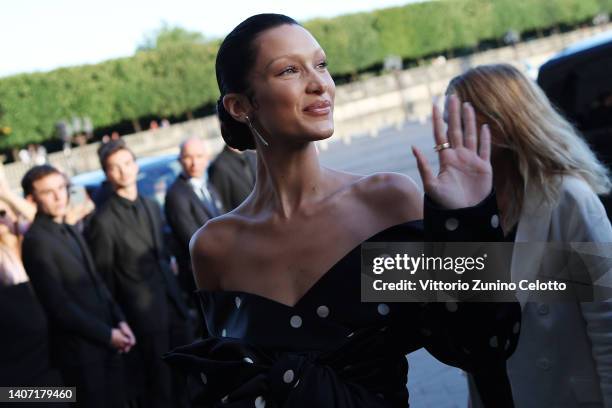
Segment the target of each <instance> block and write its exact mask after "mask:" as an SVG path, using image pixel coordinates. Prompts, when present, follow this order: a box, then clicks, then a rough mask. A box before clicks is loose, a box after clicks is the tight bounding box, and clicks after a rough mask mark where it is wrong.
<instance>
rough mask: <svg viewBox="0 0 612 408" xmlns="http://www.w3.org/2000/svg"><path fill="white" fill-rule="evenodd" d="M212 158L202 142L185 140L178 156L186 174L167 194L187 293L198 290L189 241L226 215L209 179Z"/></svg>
mask: <svg viewBox="0 0 612 408" xmlns="http://www.w3.org/2000/svg"><path fill="white" fill-rule="evenodd" d="M209 157H210V156H209V152H208V148H207V147H206V145H205V144H204V142H203V141H202V140H201V139H199V138H197V137H192V138H189V139H187V140H185V141H184V142H183V143H182V144H181V151H180V154H179V162H180V163H181V167H182V168H183V171H182V172H181V174H179V175H178V177H177V178H176V180H175V181H174V183H172V185H171V186H170V188H169V189H168V192H167V193H166V200H165V206H164V210H165V213H166V220H167V221H168V224H169V225H170V228H171V229H172V233H173V235H174V238H175V240H176V244H177V248H176V254H175V255H176V259H177V260H178V266H179V282H180V284H181V286H182V288H183V290H185V291H186V292H187V293H192V292H193V291H194V290H195V281H194V279H193V273H192V271H191V258H190V256H189V241H190V240H191V237H192V235H193V234H194V233H195V232H196V231H197V230H198V228H200V227H201V226H202V225H204V224H205V223H206V221H208V220H209V219H211V218H213V217H216V216H219V215H221V214H223V213H224V210H223V206H222V204H221V201H220V199H219V196H218V194H217V192H216V191H215V188H214V187H213V185H212V184H211V183H210V182H209V181H208V180H207V176H206V166H208V162H209Z"/></svg>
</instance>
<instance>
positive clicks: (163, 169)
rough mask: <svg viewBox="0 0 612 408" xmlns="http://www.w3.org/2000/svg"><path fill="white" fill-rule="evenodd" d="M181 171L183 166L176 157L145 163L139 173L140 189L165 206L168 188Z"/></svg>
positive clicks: (143, 193)
mask: <svg viewBox="0 0 612 408" xmlns="http://www.w3.org/2000/svg"><path fill="white" fill-rule="evenodd" d="M180 172H181V166H180V164H179V162H178V161H177V160H176V159H175V158H172V159H169V160H167V161H163V162H159V163H151V164H147V165H144V166H142V167H141V168H140V173H139V174H138V191H139V192H140V193H141V194H142V195H144V196H145V197H149V198H152V199H154V200H155V201H157V202H158V203H159V205H160V206H163V205H164V198H165V196H166V190H167V189H168V188H169V187H170V185H171V184H172V183H173V182H174V180H175V179H176V176H177V175H178V174H179V173H180Z"/></svg>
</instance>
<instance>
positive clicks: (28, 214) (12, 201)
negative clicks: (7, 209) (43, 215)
mask: <svg viewBox="0 0 612 408" xmlns="http://www.w3.org/2000/svg"><path fill="white" fill-rule="evenodd" d="M0 200H4V201H6V202H7V203H8V204H9V205H10V206H11V207H12V208H13V209H14V210H15V212H17V214H18V215H20V216H22V217H23V218H25V219H26V220H27V221H29V222H32V221H34V216H36V206H35V205H34V204H33V203H31V202H29V201H28V200H26V199H25V198H23V197H21V196H20V195H19V194H17V193H15V192H14V191H13V190H11V188H10V187H9V185H8V182H7V181H6V178H5V176H4V173H3V172H0Z"/></svg>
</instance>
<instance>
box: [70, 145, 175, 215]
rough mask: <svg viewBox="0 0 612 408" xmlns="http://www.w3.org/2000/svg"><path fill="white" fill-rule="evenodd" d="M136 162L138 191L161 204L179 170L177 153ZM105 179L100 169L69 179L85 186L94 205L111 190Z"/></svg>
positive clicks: (101, 200) (99, 202) (74, 183)
mask: <svg viewBox="0 0 612 408" xmlns="http://www.w3.org/2000/svg"><path fill="white" fill-rule="evenodd" d="M137 163H138V166H139V167H140V172H139V173H138V191H139V192H140V194H142V195H144V196H145V197H149V198H152V199H154V200H156V201H157V202H158V203H159V205H161V206H163V205H164V198H165V196H166V190H167V189H168V187H169V186H170V184H172V182H173V181H174V179H175V178H176V176H177V175H178V174H179V173H180V171H181V166H180V164H179V162H178V157H177V155H176V154H169V155H163V156H155V157H145V158H142V159H138V160H137ZM105 180H106V177H105V176H104V172H103V171H102V170H96V171H90V172H87V173H82V174H79V175H76V176H74V177H72V178H71V179H70V181H71V183H72V184H73V185H78V186H83V187H85V189H86V190H87V193H88V195H89V196H90V197H91V199H92V200H93V201H94V203H95V204H96V207H97V206H99V205H100V204H101V203H103V202H104V200H105V199H106V198H107V197H108V195H109V194H110V192H111V190H110V186H109V185H108V184H107V183H106V181H105Z"/></svg>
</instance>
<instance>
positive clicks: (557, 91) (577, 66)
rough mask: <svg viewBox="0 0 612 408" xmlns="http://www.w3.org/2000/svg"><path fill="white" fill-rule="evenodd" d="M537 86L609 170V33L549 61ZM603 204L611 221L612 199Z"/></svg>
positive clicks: (611, 131)
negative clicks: (576, 129) (580, 134)
mask: <svg viewBox="0 0 612 408" xmlns="http://www.w3.org/2000/svg"><path fill="white" fill-rule="evenodd" d="M538 84H539V85H540V87H541V88H542V89H543V90H544V92H545V93H546V95H548V98H549V99H550V100H551V101H552V103H553V104H554V105H555V106H557V108H558V109H559V110H560V111H561V112H562V113H563V114H564V115H565V117H567V118H568V119H569V120H570V121H571V122H572V123H573V124H574V125H575V126H576V127H577V128H578V130H580V132H581V133H582V135H583V136H584V138H585V139H586V141H587V143H589V145H590V146H591V147H592V148H593V150H594V151H595V152H596V153H597V155H598V157H599V158H600V159H601V160H602V161H603V162H604V163H606V165H607V166H608V168H610V169H612V31H607V32H604V33H602V34H600V35H597V36H595V37H593V38H590V39H588V40H585V41H581V42H579V43H576V44H574V45H572V46H570V47H568V48H566V49H565V50H563V51H562V52H560V53H559V54H557V55H556V56H554V57H553V58H551V59H550V60H549V61H548V62H546V63H545V64H544V65H542V67H540V71H539V74H538ZM602 201H603V203H604V206H605V207H606V211H607V212H608V218H611V217H612V195H608V196H607V197H602Z"/></svg>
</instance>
